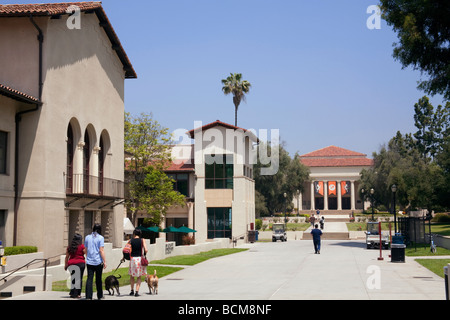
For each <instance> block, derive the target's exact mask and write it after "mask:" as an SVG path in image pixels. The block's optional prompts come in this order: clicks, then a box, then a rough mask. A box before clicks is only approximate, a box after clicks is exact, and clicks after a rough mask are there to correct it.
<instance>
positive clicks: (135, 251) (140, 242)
mask: <svg viewBox="0 0 450 320" xmlns="http://www.w3.org/2000/svg"><path fill="white" fill-rule="evenodd" d="M141 236H142V231H141V230H139V229H135V230H134V231H133V238H132V239H131V240H130V243H131V257H130V267H129V269H128V274H129V275H130V286H131V291H130V296H132V295H134V296H135V297H138V296H139V288H140V286H141V281H142V279H141V277H142V276H145V275H146V274H147V267H146V266H143V265H142V263H141V257H142V256H145V255H146V254H147V245H146V243H145V241H144V239H142V238H141ZM135 278H136V280H135ZM135 284H136V291H134V285H135Z"/></svg>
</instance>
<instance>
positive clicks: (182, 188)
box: [177, 180, 189, 197]
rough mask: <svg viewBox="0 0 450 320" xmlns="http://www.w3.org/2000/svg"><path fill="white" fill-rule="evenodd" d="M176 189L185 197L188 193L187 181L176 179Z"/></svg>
mask: <svg viewBox="0 0 450 320" xmlns="http://www.w3.org/2000/svg"><path fill="white" fill-rule="evenodd" d="M177 191H178V192H179V193H181V194H182V195H185V196H186V197H187V196H188V195H189V194H188V182H187V180H178V181H177Z"/></svg>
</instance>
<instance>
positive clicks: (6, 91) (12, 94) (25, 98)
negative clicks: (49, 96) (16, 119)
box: [0, 83, 42, 104]
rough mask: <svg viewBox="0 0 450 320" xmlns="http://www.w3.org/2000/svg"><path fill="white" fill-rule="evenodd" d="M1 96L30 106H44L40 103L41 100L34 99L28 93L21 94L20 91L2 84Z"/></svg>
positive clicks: (0, 86)
mask: <svg viewBox="0 0 450 320" xmlns="http://www.w3.org/2000/svg"><path fill="white" fill-rule="evenodd" d="M0 94H1V95H3V96H6V97H9V98H12V99H14V100H17V101H20V102H25V103H30V104H42V102H40V101H39V99H37V98H35V97H32V96H30V95H28V94H26V93H23V92H20V91H19V90H15V89H13V88H10V87H8V86H5V85H3V84H1V83H0Z"/></svg>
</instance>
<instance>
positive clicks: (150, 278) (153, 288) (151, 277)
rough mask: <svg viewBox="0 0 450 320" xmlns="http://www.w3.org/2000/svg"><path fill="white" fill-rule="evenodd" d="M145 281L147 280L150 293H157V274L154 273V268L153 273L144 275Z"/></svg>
mask: <svg viewBox="0 0 450 320" xmlns="http://www.w3.org/2000/svg"><path fill="white" fill-rule="evenodd" d="M145 282H147V285H148V291H149V293H150V294H158V276H157V275H156V270H155V272H154V273H153V274H148V275H147V276H146V277H145Z"/></svg>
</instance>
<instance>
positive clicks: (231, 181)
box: [138, 120, 258, 244]
mask: <svg viewBox="0 0 450 320" xmlns="http://www.w3.org/2000/svg"><path fill="white" fill-rule="evenodd" d="M187 134H188V138H190V139H193V141H194V143H193V144H187V145H186V144H185V145H176V146H174V147H173V148H172V158H173V162H172V164H171V165H170V167H169V168H167V170H166V173H167V174H168V175H169V176H170V177H171V178H173V179H174V180H175V181H176V183H175V188H176V190H178V191H179V192H180V193H182V194H184V195H185V196H186V206H184V207H172V208H170V209H169V210H168V212H167V214H166V215H165V220H164V223H163V224H162V225H161V227H162V228H163V229H164V228H165V227H169V226H173V227H177V228H178V227H181V226H183V225H184V226H186V227H189V228H191V229H194V230H196V232H195V234H192V235H194V236H195V242H196V243H203V242H207V241H210V240H212V239H214V238H230V239H233V238H240V237H241V236H242V237H243V238H244V239H247V235H248V234H247V233H248V231H249V230H254V227H255V226H254V223H255V181H254V180H253V163H254V160H253V158H252V155H253V152H254V143H256V142H257V140H258V139H257V137H256V136H255V135H254V134H253V133H252V132H251V131H248V130H246V129H242V128H239V127H235V126H233V125H230V124H227V123H224V122H222V121H219V120H217V121H214V122H212V123H209V124H206V125H201V126H199V127H198V128H195V129H192V130H190V131H189V132H188V133H187ZM144 218H145V214H140V215H139V216H138V224H140V223H141V222H142V220H143V219H144ZM164 236H165V237H166V238H167V239H168V240H175V241H176V243H177V244H182V241H181V240H182V239H181V236H182V234H177V233H167V234H161V233H160V237H164Z"/></svg>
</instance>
